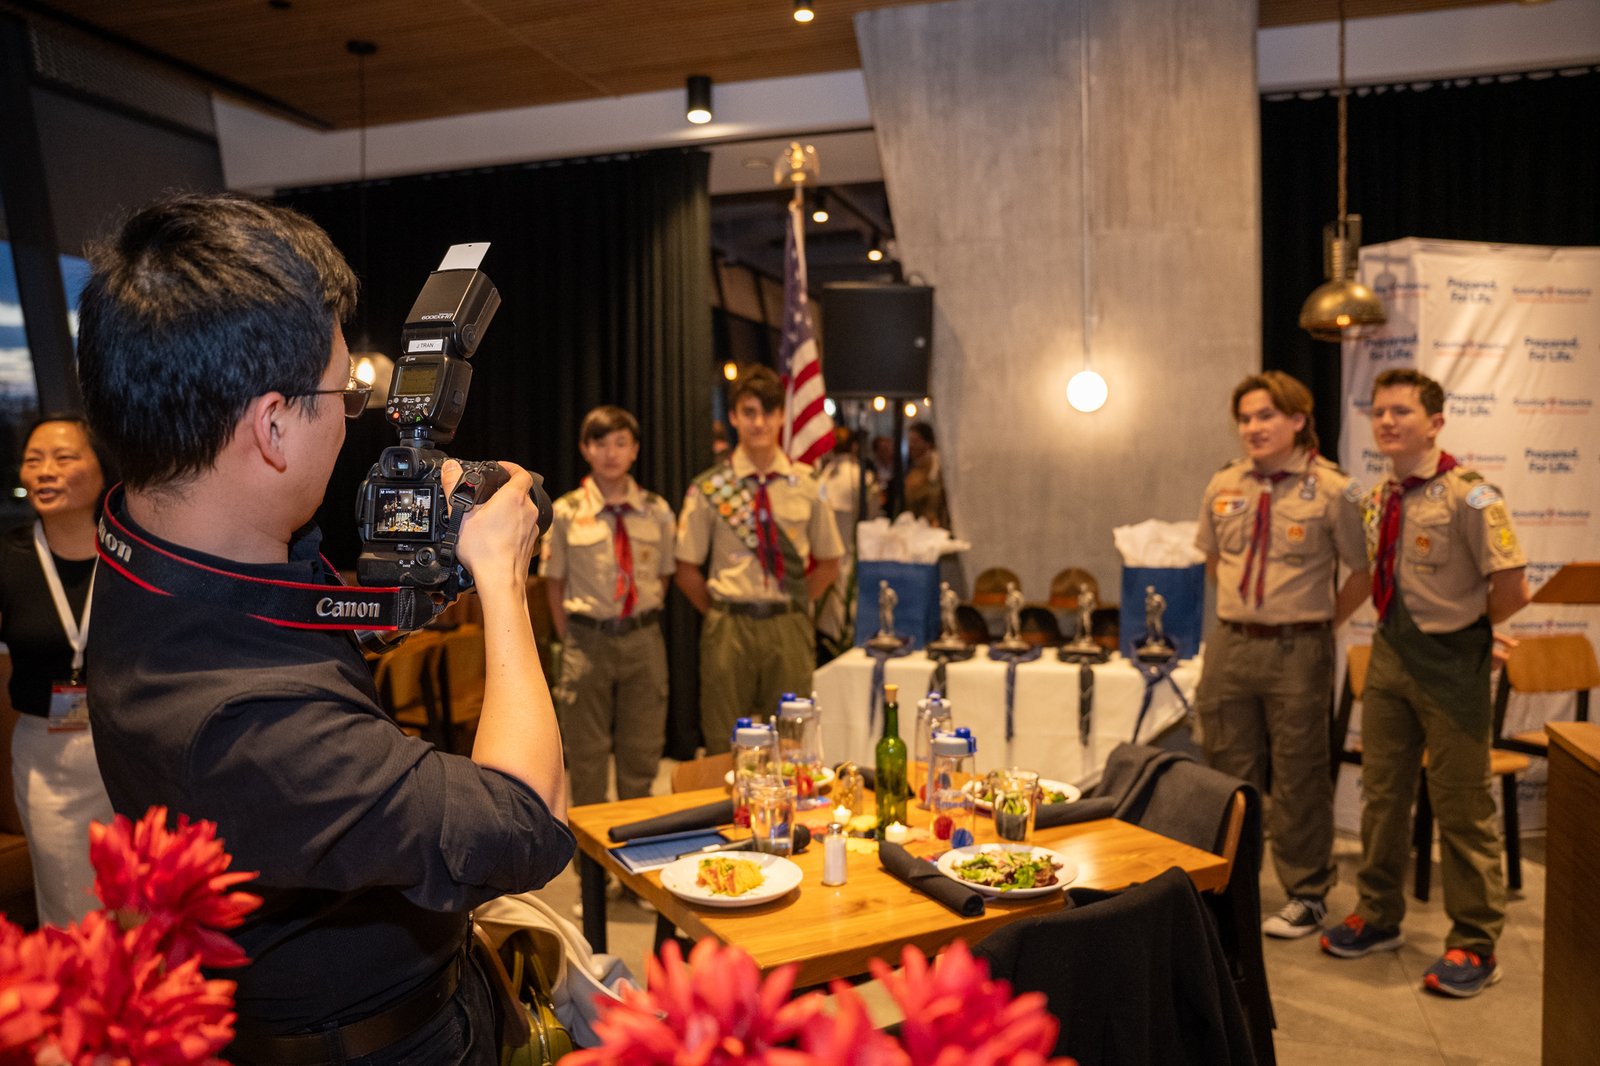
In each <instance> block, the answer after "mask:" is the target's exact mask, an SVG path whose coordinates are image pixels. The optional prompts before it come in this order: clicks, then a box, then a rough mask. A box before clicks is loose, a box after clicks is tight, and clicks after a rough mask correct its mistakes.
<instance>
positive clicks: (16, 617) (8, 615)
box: [0, 522, 94, 717]
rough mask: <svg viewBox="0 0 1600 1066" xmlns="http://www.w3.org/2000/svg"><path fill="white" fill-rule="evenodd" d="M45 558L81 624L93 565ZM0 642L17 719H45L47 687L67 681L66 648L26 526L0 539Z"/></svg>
mask: <svg viewBox="0 0 1600 1066" xmlns="http://www.w3.org/2000/svg"><path fill="white" fill-rule="evenodd" d="M50 554H51V558H53V559H54V560H55V563H56V573H57V574H59V575H60V577H61V587H62V588H63V589H64V590H65V591H66V594H67V605H68V606H69V607H71V608H72V616H73V617H74V618H77V619H82V618H83V603H84V601H85V600H86V599H88V597H89V581H90V579H91V578H92V577H93V576H94V560H93V559H63V558H61V556H59V555H56V554H55V553H54V552H51V553H50ZM93 621H94V619H93V617H91V618H90V622H91V623H92V622H93ZM92 628H93V627H92V625H91V630H92ZM0 640H3V641H5V643H6V647H7V648H9V649H10V650H11V684H10V685H9V686H8V687H9V688H10V691H11V705H12V706H13V707H15V708H16V709H17V710H18V711H20V712H22V713H23V714H33V715H38V716H40V717H44V716H45V715H48V714H49V713H50V686H51V685H53V684H55V683H56V682H58V681H67V680H69V679H70V678H71V675H72V645H71V644H68V643H67V634H66V631H65V630H64V629H62V628H61V617H60V616H59V615H57V614H56V604H55V601H54V600H53V599H51V598H50V586H49V585H47V584H46V583H45V580H44V570H43V568H41V567H40V566H39V555H38V553H37V552H36V551H34V547H33V523H32V522H29V523H28V524H27V525H25V526H18V527H17V528H15V529H8V530H6V531H5V533H4V534H0ZM84 663H85V665H86V666H87V664H88V658H87V652H86V653H85V659H84Z"/></svg>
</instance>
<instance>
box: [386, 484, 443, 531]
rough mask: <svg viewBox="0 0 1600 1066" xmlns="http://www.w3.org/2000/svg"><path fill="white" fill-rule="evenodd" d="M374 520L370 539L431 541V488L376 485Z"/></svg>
mask: <svg viewBox="0 0 1600 1066" xmlns="http://www.w3.org/2000/svg"><path fill="white" fill-rule="evenodd" d="M373 488H374V489H375V490H376V492H377V499H376V501H375V503H376V505H377V506H376V516H375V518H374V520H373V523H372V535H373V537H374V538H376V539H382V540H432V539H434V538H433V514H434V504H435V503H437V502H438V500H437V497H436V496H435V495H434V489H433V486H431V485H424V486H407V487H401V486H398V485H375V486H373Z"/></svg>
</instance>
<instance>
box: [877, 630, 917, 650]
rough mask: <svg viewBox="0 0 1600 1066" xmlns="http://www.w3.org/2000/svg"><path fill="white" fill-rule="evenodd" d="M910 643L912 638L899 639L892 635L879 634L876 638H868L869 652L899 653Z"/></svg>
mask: <svg viewBox="0 0 1600 1066" xmlns="http://www.w3.org/2000/svg"><path fill="white" fill-rule="evenodd" d="M910 643H911V638H910V637H899V636H895V635H893V634H891V633H879V634H878V635H877V636H875V637H870V638H868V640H867V650H868V651H876V652H883V653H885V654H889V653H893V652H897V651H899V650H900V649H901V648H903V647H905V646H906V645H907V644H910Z"/></svg>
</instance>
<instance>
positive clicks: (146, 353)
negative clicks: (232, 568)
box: [78, 193, 356, 489]
mask: <svg viewBox="0 0 1600 1066" xmlns="http://www.w3.org/2000/svg"><path fill="white" fill-rule="evenodd" d="M89 261H90V265H91V266H92V268H93V273H92V275H91V276H90V279H89V284H88V286H87V287H86V288H85V289H84V292H83V299H82V301H81V303H80V305H79V311H78V316H79V336H78V379H79V384H80V386H81V389H82V392H83V401H84V410H85V412H86V413H87V415H88V420H89V424H90V425H91V426H92V427H93V429H94V432H95V435H96V437H97V438H98V439H99V440H100V442H101V443H102V444H103V445H104V446H105V447H106V449H107V450H108V451H109V452H110V453H111V456H112V457H113V458H114V459H115V460H116V462H117V464H118V466H119V467H120V469H121V472H122V478H123V481H124V482H125V483H126V484H127V485H128V486H129V487H130V488H134V489H139V488H147V487H159V486H161V485H165V484H169V483H171V482H174V481H179V480H182V479H185V478H187V477H191V476H193V475H195V474H198V473H200V472H202V471H204V470H206V469H207V468H208V467H210V466H211V465H212V463H214V462H215V461H216V458H217V456H218V455H219V454H220V453H221V451H222V448H223V446H224V445H225V444H226V443H227V442H228V440H229V439H230V438H231V437H232V435H233V432H234V427H235V425H236V424H237V422H238V420H239V418H240V417H241V416H242V415H243V413H244V409H245V407H246V406H247V405H248V404H249V402H250V401H251V400H253V399H255V398H256V397H257V396H260V395H262V394H263V393H266V392H272V391H275V390H276V391H281V392H285V393H288V392H308V391H310V390H313V389H315V388H317V386H318V383H319V382H320V380H321V378H322V374H323V372H324V371H325V370H326V369H327V366H328V356H329V353H330V352H331V351H332V348H333V326H334V323H335V321H343V320H344V319H346V318H348V317H349V316H350V313H351V312H352V311H353V310H354V309H355V303H356V279H355V275H354V274H353V273H352V272H351V270H350V267H349V265H348V264H347V263H346V262H345V260H344V257H343V256H342V255H340V254H339V251H338V249H336V248H335V247H334V246H333V242H332V241H330V240H329V239H328V235H327V234H326V233H324V232H323V231H322V230H321V229H320V228H318V227H317V225H316V224H315V223H313V222H312V221H311V220H310V219H308V218H306V217H305V216H303V215H301V214H299V213H298V212H295V211H292V210H290V209H289V208H286V207H280V206H278V205H276V204H272V203H268V202H265V201H261V200H254V199H251V198H249V197H245V196H239V195H236V194H232V193H223V194H187V195H182V196H177V197H173V198H171V199H168V200H164V201H161V202H158V203H156V204H153V205H152V206H150V207H147V208H145V209H144V210H142V211H140V212H139V213H138V214H136V215H134V216H133V217H132V218H131V219H129V220H128V222H127V223H126V224H125V225H124V226H123V227H122V230H121V232H120V233H119V234H117V236H116V237H114V238H112V239H110V240H108V241H105V242H103V243H101V244H98V245H97V246H95V247H93V248H92V249H91V250H90V253H89Z"/></svg>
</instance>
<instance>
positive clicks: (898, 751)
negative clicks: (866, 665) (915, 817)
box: [873, 685, 908, 839]
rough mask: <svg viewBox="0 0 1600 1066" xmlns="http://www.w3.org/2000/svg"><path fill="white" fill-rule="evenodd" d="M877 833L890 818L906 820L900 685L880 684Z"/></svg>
mask: <svg viewBox="0 0 1600 1066" xmlns="http://www.w3.org/2000/svg"><path fill="white" fill-rule="evenodd" d="M876 769H877V778H878V779H877V787H876V788H874V789H873V795H874V798H875V799H876V800H877V803H878V837H879V839H882V838H883V830H884V828H885V827H887V826H888V825H889V824H890V823H891V822H899V823H900V824H901V825H905V824H906V796H907V794H908V793H907V790H906V742H905V741H903V740H901V739H900V686H899V685H885V686H883V737H882V738H881V739H880V740H879V741H878V748H877V752H876Z"/></svg>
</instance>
